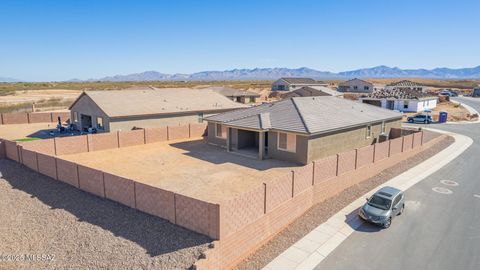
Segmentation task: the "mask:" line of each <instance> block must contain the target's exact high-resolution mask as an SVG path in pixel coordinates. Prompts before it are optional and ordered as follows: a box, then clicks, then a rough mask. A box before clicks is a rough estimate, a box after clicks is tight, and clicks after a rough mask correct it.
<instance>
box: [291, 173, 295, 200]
mask: <svg viewBox="0 0 480 270" xmlns="http://www.w3.org/2000/svg"><path fill="white" fill-rule="evenodd" d="M291 172H292V198H293V196H295V172H294V171H291Z"/></svg>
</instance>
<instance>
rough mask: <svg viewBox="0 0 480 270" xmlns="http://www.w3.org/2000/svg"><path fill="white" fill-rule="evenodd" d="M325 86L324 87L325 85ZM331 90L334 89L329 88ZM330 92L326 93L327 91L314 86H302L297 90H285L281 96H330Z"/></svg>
mask: <svg viewBox="0 0 480 270" xmlns="http://www.w3.org/2000/svg"><path fill="white" fill-rule="evenodd" d="M325 88H326V87H325ZM330 90H331V91H335V90H333V89H330ZM331 95H332V93H328V92H327V91H325V92H324V91H322V90H319V89H316V88H312V87H310V86H304V87H302V88H299V89H297V90H294V91H291V92H287V93H285V94H284V95H282V98H292V97H318V96H331Z"/></svg>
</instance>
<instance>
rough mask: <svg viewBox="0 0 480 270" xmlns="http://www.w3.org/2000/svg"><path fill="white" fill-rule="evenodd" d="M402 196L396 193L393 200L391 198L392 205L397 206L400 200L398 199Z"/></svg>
mask: <svg viewBox="0 0 480 270" xmlns="http://www.w3.org/2000/svg"><path fill="white" fill-rule="evenodd" d="M401 198H402V195H398V196H397V197H396V198H395V200H393V207H395V206H397V204H398V202H399V201H400V199H401Z"/></svg>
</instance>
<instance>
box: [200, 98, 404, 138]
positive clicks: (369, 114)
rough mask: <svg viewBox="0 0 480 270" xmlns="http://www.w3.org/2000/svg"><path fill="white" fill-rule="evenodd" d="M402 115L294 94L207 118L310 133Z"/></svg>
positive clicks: (256, 127)
mask: <svg viewBox="0 0 480 270" xmlns="http://www.w3.org/2000/svg"><path fill="white" fill-rule="evenodd" d="M401 117H402V114H400V113H398V112H394V111H391V110H386V109H382V108H379V107H376V106H371V105H368V104H363V103H360V102H354V101H350V100H345V99H342V98H337V97H328V96H325V97H294V98H290V99H285V100H282V101H278V102H275V103H265V104H262V105H259V106H255V107H251V108H247V109H239V110H234V111H230V112H226V113H220V114H217V115H214V116H210V117H207V118H205V120H206V121H212V122H218V123H224V124H226V125H228V126H232V127H238V128H250V129H256V130H270V129H273V130H280V131H287V132H296V133H303V134H307V135H310V134H319V133H324V132H329V131H335V130H341V129H345V128H349V127H353V126H359V125H365V124H368V123H373V122H379V121H382V120H389V119H400V118H401ZM267 119H268V120H267Z"/></svg>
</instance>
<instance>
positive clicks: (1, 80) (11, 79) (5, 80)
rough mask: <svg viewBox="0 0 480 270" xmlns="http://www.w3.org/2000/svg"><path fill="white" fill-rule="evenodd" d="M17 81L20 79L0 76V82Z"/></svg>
mask: <svg viewBox="0 0 480 270" xmlns="http://www.w3.org/2000/svg"><path fill="white" fill-rule="evenodd" d="M19 81H20V80H17V79H13V78H6V77H0V82H7V83H13V82H19Z"/></svg>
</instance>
